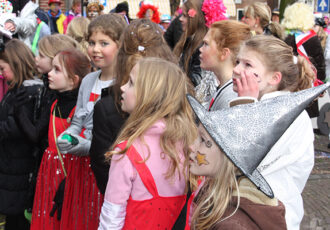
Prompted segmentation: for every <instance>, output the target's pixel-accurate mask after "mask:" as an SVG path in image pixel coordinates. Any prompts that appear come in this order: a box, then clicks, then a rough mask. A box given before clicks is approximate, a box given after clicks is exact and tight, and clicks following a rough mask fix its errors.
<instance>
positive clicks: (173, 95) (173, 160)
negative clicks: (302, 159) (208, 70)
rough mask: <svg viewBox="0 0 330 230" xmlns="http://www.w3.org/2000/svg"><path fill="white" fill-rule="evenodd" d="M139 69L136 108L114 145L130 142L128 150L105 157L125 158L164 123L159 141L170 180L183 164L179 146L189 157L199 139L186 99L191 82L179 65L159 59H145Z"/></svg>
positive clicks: (108, 154)
mask: <svg viewBox="0 0 330 230" xmlns="http://www.w3.org/2000/svg"><path fill="white" fill-rule="evenodd" d="M138 65H139V72H138V76H137V78H136V82H135V89H136V107H135V109H134V111H133V112H132V113H131V114H130V116H129V118H128V120H127V121H126V123H125V125H124V127H123V129H122V131H121V132H120V134H119V136H118V138H117V140H116V141H115V142H114V144H113V146H116V145H117V144H118V143H120V142H122V141H125V140H127V141H128V142H127V146H126V148H125V149H124V150H122V151H120V152H117V151H110V152H108V153H106V155H105V156H106V159H110V158H111V156H112V155H114V154H124V153H125V152H126V151H127V149H128V148H129V147H130V146H131V145H132V143H133V141H134V140H135V139H136V138H141V137H142V138H141V140H142V141H144V140H143V133H144V132H145V131H146V130H148V129H149V128H150V126H151V125H152V124H154V123H155V122H156V121H158V120H160V119H163V120H164V122H165V123H166V128H165V131H164V133H163V134H162V136H161V139H160V147H161V148H162V150H163V151H164V153H165V154H166V155H167V156H168V158H169V159H170V166H169V169H168V171H167V173H166V178H171V177H172V176H173V175H174V174H175V172H176V170H179V165H180V162H181V160H180V159H179V155H178V153H177V144H178V143H180V144H182V145H183V151H184V153H185V156H187V155H188V149H189V145H190V144H192V143H193V141H194V139H195V137H196V129H194V116H193V112H192V110H191V107H190V106H189V103H188V100H187V98H186V93H187V92H188V80H187V77H186V76H185V74H184V73H183V72H182V70H181V69H180V68H179V67H178V66H177V65H176V64H174V63H171V62H169V61H166V60H163V59H160V58H143V59H141V60H140V61H139V62H138ZM149 154H150V153H149ZM179 172H180V171H179ZM180 174H181V173H180ZM180 174H179V175H180ZM184 177H185V178H186V175H184Z"/></svg>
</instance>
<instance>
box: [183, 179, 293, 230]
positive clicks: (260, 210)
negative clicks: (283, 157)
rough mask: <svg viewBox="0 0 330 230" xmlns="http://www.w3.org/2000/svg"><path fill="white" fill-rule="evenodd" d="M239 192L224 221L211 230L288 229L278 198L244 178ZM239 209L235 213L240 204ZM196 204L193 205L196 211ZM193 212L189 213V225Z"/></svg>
mask: <svg viewBox="0 0 330 230" xmlns="http://www.w3.org/2000/svg"><path fill="white" fill-rule="evenodd" d="M203 184H204V182H202V183H201V184H200V186H199V188H198V189H197V191H196V192H195V197H196V196H198V193H199V190H200V189H201V187H202V186H203ZM238 184H239V185H238V188H239V189H238V191H237V190H234V192H233V196H232V200H231V202H230V204H229V206H228V207H227V209H226V211H225V213H224V215H223V216H222V217H221V219H222V221H220V222H218V223H217V224H216V225H214V227H212V228H211V230H218V229H219V230H283V229H287V227H286V222H285V207H284V205H283V204H282V203H281V202H280V201H279V200H277V199H276V198H273V199H271V198H269V197H268V196H266V195H265V194H264V193H262V192H261V191H260V190H258V189H257V188H256V186H255V185H254V184H252V182H251V181H250V180H249V179H247V178H246V177H243V178H242V179H240V180H239V182H238ZM238 197H239V207H238V208H237V210H236V211H235V209H236V207H237V203H238ZM195 205H196V204H195V203H194V202H193V203H192V204H191V209H190V210H194V209H195V207H196V206H195ZM192 216H193V211H190V213H189V223H190V222H191V218H192Z"/></svg>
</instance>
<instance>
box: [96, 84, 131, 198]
mask: <svg viewBox="0 0 330 230" xmlns="http://www.w3.org/2000/svg"><path fill="white" fill-rule="evenodd" d="M105 91H107V90H103V92H105ZM125 121H126V116H125V115H122V114H121V112H120V111H119V110H118V109H117V107H116V105H115V102H114V97H113V95H112V93H110V94H109V95H104V94H103V95H102V98H101V100H99V101H98V102H97V103H96V104H95V106H94V114H93V139H92V143H91V148H90V157H91V168H92V170H93V172H94V175H95V179H96V182H97V186H98V188H99V189H100V192H101V193H102V194H104V193H105V189H106V186H107V182H108V174H109V167H110V163H109V162H106V160H105V157H104V154H105V153H106V152H107V151H108V150H110V147H111V145H112V144H113V142H114V141H115V140H116V138H117V135H118V134H119V131H120V129H121V127H122V125H123V124H124V122H125Z"/></svg>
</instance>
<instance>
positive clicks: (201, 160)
mask: <svg viewBox="0 0 330 230" xmlns="http://www.w3.org/2000/svg"><path fill="white" fill-rule="evenodd" d="M205 155H206V154H203V153H200V152H199V151H197V156H196V160H197V163H198V165H199V166H201V165H208V164H209V162H208V161H207V160H206V159H205Z"/></svg>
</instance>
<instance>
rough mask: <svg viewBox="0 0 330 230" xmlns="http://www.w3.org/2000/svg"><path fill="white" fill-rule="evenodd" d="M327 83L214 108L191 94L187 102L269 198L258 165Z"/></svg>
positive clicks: (231, 158) (212, 135)
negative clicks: (207, 106) (258, 99)
mask: <svg viewBox="0 0 330 230" xmlns="http://www.w3.org/2000/svg"><path fill="white" fill-rule="evenodd" d="M329 86H330V83H327V84H324V85H321V86H318V87H313V88H310V89H307V90H303V91H300V92H296V93H288V94H286V95H283V96H278V97H275V98H270V99H266V100H263V101H260V102H256V103H251V104H244V105H237V106H235V107H231V108H226V109H222V110H218V111H207V110H205V108H204V107H203V106H202V105H201V104H200V103H199V102H198V101H197V100H196V99H195V98H194V97H192V96H191V95H187V98H188V101H189V103H190V105H191V107H192V109H193V110H194V112H195V114H196V116H197V117H198V119H199V120H200V122H201V123H202V124H203V126H204V127H205V129H206V130H207V132H208V133H209V134H210V136H211V137H212V139H213V140H214V141H215V142H216V143H217V145H218V146H219V148H220V149H221V151H222V152H223V153H224V154H225V155H226V156H227V157H228V158H229V159H230V160H231V161H232V162H233V163H234V164H235V166H236V167H238V168H239V169H240V170H241V171H242V173H243V174H244V175H245V176H246V177H248V178H249V179H250V180H251V181H252V182H253V183H254V184H255V185H256V187H257V188H258V189H259V190H261V191H262V192H263V193H265V194H266V195H267V196H269V197H271V198H272V197H274V194H273V191H272V189H271V187H270V186H269V185H268V183H267V181H266V180H265V179H264V178H263V176H262V175H261V174H260V172H259V171H258V170H257V167H258V165H259V164H260V162H261V161H262V160H263V159H264V157H265V156H266V155H267V153H268V152H269V151H270V149H271V148H272V147H273V145H274V144H275V143H276V142H277V141H278V139H279V138H280V137H281V136H282V135H283V134H284V132H285V131H286V130H287V129H288V127H289V126H290V125H291V124H292V122H293V121H294V120H295V119H296V118H297V117H298V116H299V114H300V113H301V112H302V111H303V110H304V109H305V108H306V107H307V106H308V105H309V104H310V103H311V102H312V101H313V100H314V99H315V98H316V97H318V96H319V95H320V94H321V93H322V92H323V91H325V90H326V89H327V88H329Z"/></svg>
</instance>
